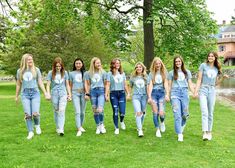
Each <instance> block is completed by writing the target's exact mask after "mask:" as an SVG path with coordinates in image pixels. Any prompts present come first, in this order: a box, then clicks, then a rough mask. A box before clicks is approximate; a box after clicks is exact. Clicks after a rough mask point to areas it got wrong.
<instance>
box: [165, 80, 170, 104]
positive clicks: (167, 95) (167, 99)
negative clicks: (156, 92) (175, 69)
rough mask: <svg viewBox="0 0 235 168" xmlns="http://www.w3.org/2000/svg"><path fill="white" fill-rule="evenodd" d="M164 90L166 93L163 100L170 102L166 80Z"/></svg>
mask: <svg viewBox="0 0 235 168" xmlns="http://www.w3.org/2000/svg"><path fill="white" fill-rule="evenodd" d="M164 88H165V92H166V95H165V99H166V101H170V97H169V84H168V80H167V79H166V78H165V80H164Z"/></svg>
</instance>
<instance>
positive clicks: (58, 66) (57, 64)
mask: <svg viewBox="0 0 235 168" xmlns="http://www.w3.org/2000/svg"><path fill="white" fill-rule="evenodd" d="M55 69H56V72H60V70H61V65H60V63H56V67H55Z"/></svg>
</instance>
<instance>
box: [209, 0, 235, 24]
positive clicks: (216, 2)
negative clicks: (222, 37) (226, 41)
mask: <svg viewBox="0 0 235 168" xmlns="http://www.w3.org/2000/svg"><path fill="white" fill-rule="evenodd" d="M206 4H207V8H208V10H209V11H210V12H213V13H214V15H213V18H214V19H215V20H217V23H218V24H222V22H223V20H226V23H230V21H231V17H232V16H234V17H235V0H206Z"/></svg>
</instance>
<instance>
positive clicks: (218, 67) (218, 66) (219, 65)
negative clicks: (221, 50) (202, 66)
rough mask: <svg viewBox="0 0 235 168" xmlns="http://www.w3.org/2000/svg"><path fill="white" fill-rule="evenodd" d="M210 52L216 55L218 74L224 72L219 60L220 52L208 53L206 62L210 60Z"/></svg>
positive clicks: (215, 64) (215, 63)
mask: <svg viewBox="0 0 235 168" xmlns="http://www.w3.org/2000/svg"><path fill="white" fill-rule="evenodd" d="M210 54H213V55H214V57H215V61H214V66H215V67H216V68H217V69H218V74H222V69H221V64H220V62H219V61H218V54H217V52H209V53H208V55H207V60H206V63H208V62H209V61H208V57H209V55H210Z"/></svg>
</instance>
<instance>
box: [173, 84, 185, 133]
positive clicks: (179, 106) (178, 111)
mask: <svg viewBox="0 0 235 168" xmlns="http://www.w3.org/2000/svg"><path fill="white" fill-rule="evenodd" d="M171 105H172V110H173V113H174V122H175V132H176V133H177V134H182V133H183V130H182V127H183V126H184V125H185V124H186V118H187V117H186V116H188V115H189V95H188V88H172V90H171Z"/></svg>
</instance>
